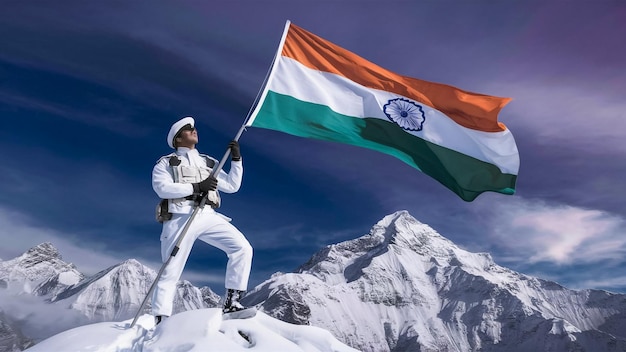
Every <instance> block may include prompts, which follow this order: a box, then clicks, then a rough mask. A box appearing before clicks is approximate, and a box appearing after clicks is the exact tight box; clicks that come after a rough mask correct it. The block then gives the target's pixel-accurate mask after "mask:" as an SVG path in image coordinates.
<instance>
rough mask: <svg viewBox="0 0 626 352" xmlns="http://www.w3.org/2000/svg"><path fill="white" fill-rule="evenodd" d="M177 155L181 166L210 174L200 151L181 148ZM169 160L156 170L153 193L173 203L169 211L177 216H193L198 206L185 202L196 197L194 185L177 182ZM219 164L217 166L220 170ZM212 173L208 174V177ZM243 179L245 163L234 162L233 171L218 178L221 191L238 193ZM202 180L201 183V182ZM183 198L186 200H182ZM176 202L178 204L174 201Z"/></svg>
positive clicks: (163, 161)
mask: <svg viewBox="0 0 626 352" xmlns="http://www.w3.org/2000/svg"><path fill="white" fill-rule="evenodd" d="M176 155H177V156H178V159H179V160H180V162H181V164H180V165H181V166H192V167H197V168H198V169H204V170H206V171H208V173H210V171H211V168H209V167H208V166H207V162H206V159H205V158H204V157H203V156H201V155H200V154H199V153H198V150H197V149H189V148H182V147H181V148H178V149H177V150H176ZM169 159H170V158H168V157H167V156H164V157H162V158H161V159H159V161H158V162H157V163H156V165H155V166H154V169H153V170H152V189H154V191H155V192H156V194H157V195H158V196H159V198H161V199H169V200H170V201H169V206H168V209H169V211H170V213H174V214H189V213H191V212H192V211H193V207H194V202H193V201H192V200H184V197H187V196H190V195H192V194H193V186H192V185H191V183H176V182H174V170H173V168H172V166H170V163H169ZM217 164H218V162H215V166H217ZM208 173H205V174H206V175H208ZM242 177H243V162H242V161H231V163H230V170H229V172H228V173H226V172H225V171H224V170H220V172H219V173H218V175H217V181H218V183H217V190H218V191H222V192H225V193H235V192H237V191H238V190H239V187H240V186H241V180H242ZM199 181H201V180H197V181H196V182H199ZM181 198H182V199H181ZM174 200H175V201H174Z"/></svg>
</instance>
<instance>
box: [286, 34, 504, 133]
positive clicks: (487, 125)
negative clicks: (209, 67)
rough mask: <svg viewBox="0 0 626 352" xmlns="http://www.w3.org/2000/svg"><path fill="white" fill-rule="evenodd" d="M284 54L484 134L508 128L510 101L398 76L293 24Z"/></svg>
mask: <svg viewBox="0 0 626 352" xmlns="http://www.w3.org/2000/svg"><path fill="white" fill-rule="evenodd" d="M281 55H282V56H283V57H289V58H292V59H294V60H297V61H299V62H301V63H302V64H303V65H305V66H307V67H310V68H311V69H314V70H320V71H325V72H330V73H334V74H338V75H342V76H344V77H346V78H348V79H350V80H352V81H354V82H357V83H358V84H360V85H362V86H365V87H369V88H374V89H378V90H384V91H388V92H393V93H396V94H399V95H402V96H405V97H407V98H409V99H413V100H415V101H418V102H420V103H423V104H426V105H429V106H431V107H433V108H434V109H436V110H439V111H441V112H442V113H444V114H445V115H447V116H449V117H450V118H451V119H453V120H454V121H455V122H456V123H458V124H459V125H461V126H464V127H467V128H470V129H474V130H480V131H485V132H497V131H504V130H505V129H506V126H504V124H502V123H499V122H498V113H499V112H500V110H501V109H502V108H503V107H504V106H505V105H506V104H507V103H508V102H509V101H510V100H511V99H510V98H500V97H494V96H489V95H484V94H478V93H473V92H469V91H464V90H461V89H458V88H456V87H453V86H450V85H445V84H440V83H434V82H428V81H424V80H420V79H416V78H412V77H407V76H402V75H399V74H397V73H394V72H391V71H389V70H387V69H385V68H382V67H380V66H378V65H376V64H374V63H372V62H370V61H367V60H365V59H364V58H362V57H360V56H358V55H356V54H354V53H352V52H350V51H348V50H346V49H344V48H342V47H340V46H337V45H335V44H333V43H331V42H329V41H327V40H325V39H323V38H320V37H318V36H316V35H314V34H312V33H310V32H308V31H306V30H304V29H302V28H300V27H298V26H296V25H294V24H290V25H289V30H288V33H287V37H286V40H285V42H284V45H283V48H282V52H281Z"/></svg>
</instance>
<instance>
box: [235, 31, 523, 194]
mask: <svg viewBox="0 0 626 352" xmlns="http://www.w3.org/2000/svg"><path fill="white" fill-rule="evenodd" d="M509 101H510V98H500V97H495V96H489V95H484V94H477V93H472V92H468V91H463V90H461V89H458V88H455V87H452V86H449V85H445V84H439V83H434V82H427V81H423V80H419V79H416V78H411V77H407V76H402V75H399V74H397V73H394V72H391V71H389V70H387V69H385V68H382V67H380V66H378V65H376V64H374V63H371V62H369V61H367V60H365V59H363V58H361V57H359V56H358V55H356V54H354V53H352V52H350V51H348V50H346V49H344V48H342V47H340V46H337V45H335V44H333V43H331V42H329V41H327V40H325V39H323V38H320V37H318V36H316V35H314V34H312V33H310V32H308V31H306V30H304V29H302V28H300V27H298V26H296V25H294V24H292V23H290V22H289V21H287V24H286V26H285V31H284V33H283V37H282V39H281V43H280V46H279V49H278V52H277V54H276V58H275V59H274V62H273V64H272V68H271V70H270V72H269V75H268V78H267V81H266V83H265V86H264V87H263V89H262V92H261V95H260V98H259V101H258V104H257V105H256V106H255V107H254V109H253V110H252V113H251V114H250V117H249V119H248V120H247V122H246V123H245V125H246V126H252V127H261V128H268V129H273V130H277V131H282V132H285V133H289V134H292V135H296V136H300V137H307V138H315V139H321V140H327V141H335V142H340V143H347V144H351V145H355V146H359V147H365V148H369V149H373V150H377V151H379V152H383V153H386V154H390V155H392V156H395V157H396V158H398V159H400V160H402V161H404V162H405V163H407V164H409V165H411V166H413V167H415V168H416V169H418V170H420V171H421V172H423V173H425V174H427V175H429V176H431V177H432V178H434V179H436V180H437V181H439V182H440V183H441V184H443V185H444V186H446V187H447V188H449V189H450V190H452V191H453V192H455V193H456V194H457V195H459V197H461V198H462V199H463V200H465V201H472V200H474V199H475V198H476V197H477V196H478V195H479V194H481V193H483V192H485V191H493V192H500V193H504V194H513V193H515V181H516V179H517V173H518V170H519V154H518V151H517V146H516V144H515V140H514V138H513V135H512V134H511V132H510V131H509V130H508V129H507V127H506V126H505V125H504V124H502V123H500V122H498V113H499V112H500V110H501V109H502V108H503V107H504V105H506V104H507V103H508V102H509Z"/></svg>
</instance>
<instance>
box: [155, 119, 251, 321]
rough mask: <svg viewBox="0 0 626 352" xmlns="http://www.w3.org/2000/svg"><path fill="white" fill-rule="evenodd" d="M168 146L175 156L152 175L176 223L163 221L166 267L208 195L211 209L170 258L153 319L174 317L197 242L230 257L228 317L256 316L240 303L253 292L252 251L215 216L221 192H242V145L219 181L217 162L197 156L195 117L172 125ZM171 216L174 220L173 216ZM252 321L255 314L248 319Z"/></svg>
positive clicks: (233, 145) (195, 222)
mask: <svg viewBox="0 0 626 352" xmlns="http://www.w3.org/2000/svg"><path fill="white" fill-rule="evenodd" d="M167 143H168V144H169V146H170V147H171V148H173V149H175V150H176V151H175V152H174V153H172V154H169V155H166V156H164V157H162V158H161V159H159V161H158V162H157V164H156V165H155V166H154V169H153V171H152V188H153V189H154V191H155V192H156V193H157V194H158V196H159V197H160V198H161V199H167V200H168V201H167V210H168V211H169V213H171V218H169V216H168V217H166V218H165V219H168V218H169V220H164V221H163V231H162V232H161V258H162V260H163V262H165V261H166V260H167V259H168V257H170V255H171V252H172V250H173V248H174V246H175V244H176V242H177V240H178V237H179V236H180V235H181V232H182V229H183V228H184V226H185V223H186V222H187V220H189V218H190V216H191V213H192V212H193V210H194V208H195V207H196V206H197V204H198V202H199V200H200V199H201V198H202V197H203V196H204V195H207V202H206V206H204V207H203V208H202V209H200V210H199V211H198V213H197V214H196V216H195V217H194V219H193V221H192V223H191V225H190V226H189V228H188V230H187V233H186V234H185V237H184V239H183V241H182V242H181V244H180V246H179V247H180V249H179V251H178V252H177V253H175V255H174V256H173V257H172V258H171V260H170V262H169V264H168V265H167V266H166V267H165V269H164V270H163V274H162V276H161V277H160V279H159V281H158V282H157V285H156V287H155V290H154V294H153V296H152V314H153V315H154V316H155V320H156V323H157V324H158V323H160V322H161V320H162V319H163V318H165V317H168V316H170V315H171V314H172V309H173V300H174V295H175V293H176V283H177V282H178V280H179V279H180V276H181V274H182V272H183V268H184V267H185V263H186V262H187V258H188V257H189V253H190V252H191V247H192V246H193V244H194V242H195V240H196V239H199V240H201V241H204V242H206V243H208V244H210V245H212V246H215V247H217V248H219V249H221V250H223V251H224V252H226V254H227V255H228V263H227V265H226V278H225V285H226V291H227V292H226V299H225V302H224V307H223V313H224V317H225V318H226V317H228V315H231V314H233V315H234V314H235V313H239V314H240V315H242V316H240V317H244V316H243V314H241V313H244V312H248V313H252V314H253V313H254V312H253V310H254V308H245V307H244V306H242V305H241V303H239V299H240V297H241V295H242V293H243V292H244V291H246V289H247V286H248V278H249V276H250V269H251V266H252V247H251V246H250V243H248V240H246V238H245V237H244V235H243V234H242V233H241V232H240V231H239V230H237V228H235V227H234V226H233V225H231V224H230V219H229V218H227V217H226V216H224V215H222V214H219V213H217V212H216V211H215V209H216V208H217V207H219V205H220V195H219V193H218V191H222V192H226V193H234V192H237V191H238V190H239V187H240V186H241V179H242V176H243V163H242V161H241V153H240V151H239V144H238V143H237V142H236V141H232V142H231V143H230V144H229V148H230V150H231V159H232V160H231V164H230V170H229V172H228V173H226V172H225V171H223V170H220V172H219V173H218V174H217V175H216V177H209V176H210V173H211V170H212V168H213V167H217V165H218V163H219V162H218V161H217V160H215V159H213V158H211V157H209V156H206V155H202V154H199V153H198V150H197V149H196V144H197V143H198V131H197V130H196V128H195V121H194V119H193V118H192V117H185V118H183V119H181V120H179V121H177V122H176V123H174V124H173V125H172V127H171V128H170V131H169V133H168V135H167ZM168 215H170V214H168ZM249 315H250V314H249Z"/></svg>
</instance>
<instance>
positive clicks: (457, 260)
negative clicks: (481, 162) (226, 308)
mask: <svg viewBox="0 0 626 352" xmlns="http://www.w3.org/2000/svg"><path fill="white" fill-rule="evenodd" d="M245 302H246V303H248V304H258V305H260V306H261V307H262V310H263V311H265V312H267V313H268V314H270V315H271V316H274V317H277V318H279V319H281V320H284V321H288V322H293V323H298V324H310V325H314V326H319V327H322V328H325V329H328V330H329V331H330V332H331V333H332V334H333V335H334V336H336V337H337V338H339V340H341V341H343V342H345V343H346V344H348V345H350V346H352V347H355V348H358V349H360V350H363V351H375V352H381V351H477V350H480V351H626V295H623V294H614V293H609V292H606V291H600V290H580V291H574V290H569V289H566V288H564V287H562V286H560V285H558V284H556V283H554V282H550V281H546V280H541V279H537V278H534V277H530V276H526V275H523V274H520V273H517V272H514V271H512V270H509V269H507V268H504V267H501V266H499V265H497V264H495V263H494V262H493V260H492V258H491V256H490V255H489V254H486V253H470V252H468V251H465V250H463V249H461V248H459V247H458V246H456V245H455V244H454V243H452V242H451V241H449V240H447V239H446V238H444V237H442V236H441V235H440V234H438V233H437V232H435V231H434V230H433V229H432V228H430V227H429V226H427V225H425V224H422V223H420V222H419V221H417V220H416V219H415V218H413V217H412V216H411V215H409V214H408V213H407V212H404V211H402V212H397V213H395V214H391V215H389V216H387V217H385V218H384V219H382V220H381V221H380V222H378V223H377V224H376V225H375V226H374V227H373V228H372V230H371V231H370V233H369V234H367V235H365V236H363V237H360V238H357V239H354V240H351V241H347V242H343V243H339V244H335V245H331V246H328V247H326V248H325V249H323V250H321V251H320V252H318V253H317V254H315V255H314V256H313V257H312V258H311V259H310V260H309V261H308V262H307V263H306V264H304V265H303V266H302V267H300V268H299V269H298V270H297V272H295V273H287V274H282V273H277V274H274V275H273V276H272V278H271V279H269V280H267V281H266V282H264V283H262V284H261V285H259V286H257V287H256V288H255V289H254V290H253V291H251V292H250V293H249V294H248V295H247V296H246V299H245Z"/></svg>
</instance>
